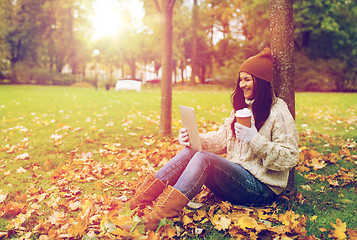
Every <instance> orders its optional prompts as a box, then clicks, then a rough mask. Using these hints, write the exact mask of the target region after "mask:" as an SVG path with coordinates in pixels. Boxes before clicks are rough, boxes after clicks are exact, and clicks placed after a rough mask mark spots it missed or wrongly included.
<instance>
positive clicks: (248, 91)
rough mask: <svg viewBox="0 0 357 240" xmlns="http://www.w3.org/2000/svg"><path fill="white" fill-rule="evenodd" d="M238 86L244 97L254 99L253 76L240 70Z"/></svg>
mask: <svg viewBox="0 0 357 240" xmlns="http://www.w3.org/2000/svg"><path fill="white" fill-rule="evenodd" d="M239 77H240V82H239V87H240V88H241V89H242V90H243V93H244V97H245V98H246V99H249V100H252V99H254V78H253V76H252V75H250V74H249V73H246V72H240V75H239Z"/></svg>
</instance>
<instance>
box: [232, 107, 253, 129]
mask: <svg viewBox="0 0 357 240" xmlns="http://www.w3.org/2000/svg"><path fill="white" fill-rule="evenodd" d="M235 117H236V120H237V123H239V124H242V125H243V126H246V127H249V128H250V127H251V118H252V112H251V111H250V110H249V109H248V108H243V109H239V110H237V111H236V113H235Z"/></svg>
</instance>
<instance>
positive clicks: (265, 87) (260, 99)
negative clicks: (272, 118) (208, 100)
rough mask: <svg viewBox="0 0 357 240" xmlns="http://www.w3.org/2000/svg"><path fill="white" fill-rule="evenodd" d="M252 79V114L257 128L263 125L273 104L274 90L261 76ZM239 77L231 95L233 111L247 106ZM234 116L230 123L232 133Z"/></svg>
mask: <svg viewBox="0 0 357 240" xmlns="http://www.w3.org/2000/svg"><path fill="white" fill-rule="evenodd" d="M252 77H253V81H254V91H253V93H254V96H255V97H254V102H253V105H252V110H253V116H254V119H255V127H256V128H257V130H258V131H259V129H260V128H261V127H262V126H263V124H264V123H265V121H266V120H267V119H268V117H269V114H270V109H271V106H272V104H273V98H274V92H273V87H272V86H271V84H270V83H269V82H267V81H265V80H263V79H261V78H258V77H255V76H253V75H252ZM239 82H240V77H239V78H238V82H237V86H236V89H235V91H234V92H233V94H232V95H231V102H232V104H233V108H234V110H235V111H237V110H239V109H243V108H246V107H248V105H247V104H246V102H245V98H244V94H243V90H242V89H241V88H240V87H239ZM235 122H236V120H235V118H234V121H233V123H232V126H231V128H232V131H233V135H235V131H234V123H235Z"/></svg>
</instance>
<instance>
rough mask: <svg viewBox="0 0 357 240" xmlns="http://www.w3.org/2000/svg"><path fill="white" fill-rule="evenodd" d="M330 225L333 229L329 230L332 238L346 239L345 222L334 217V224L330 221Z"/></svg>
mask: <svg viewBox="0 0 357 240" xmlns="http://www.w3.org/2000/svg"><path fill="white" fill-rule="evenodd" d="M331 226H332V227H333V228H334V229H335V230H332V231H331V235H332V237H333V238H336V239H338V240H342V239H347V236H346V234H345V232H346V223H343V222H342V221H341V220H340V219H338V218H337V219H336V224H334V223H331Z"/></svg>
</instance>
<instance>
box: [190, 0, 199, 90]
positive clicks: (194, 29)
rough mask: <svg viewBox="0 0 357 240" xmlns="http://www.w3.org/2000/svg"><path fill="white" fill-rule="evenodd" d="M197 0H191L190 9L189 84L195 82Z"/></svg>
mask: <svg viewBox="0 0 357 240" xmlns="http://www.w3.org/2000/svg"><path fill="white" fill-rule="evenodd" d="M197 24H198V20H197V0H193V9H192V56H191V68H192V71H191V84H196V76H197Z"/></svg>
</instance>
